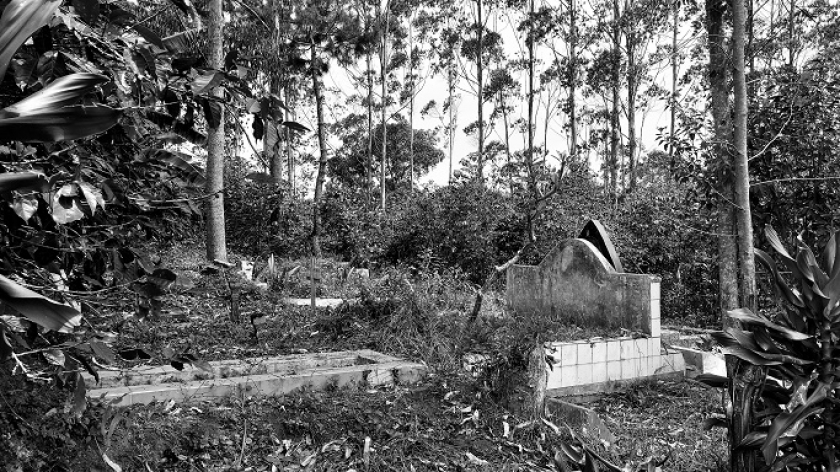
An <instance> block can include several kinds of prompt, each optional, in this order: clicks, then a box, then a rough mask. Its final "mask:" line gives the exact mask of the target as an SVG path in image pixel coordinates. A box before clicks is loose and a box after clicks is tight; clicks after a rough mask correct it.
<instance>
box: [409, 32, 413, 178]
mask: <svg viewBox="0 0 840 472" xmlns="http://www.w3.org/2000/svg"><path fill="white" fill-rule="evenodd" d="M413 26H414V25H413V21H412V17H411V16H409V18H408V54H409V55H408V70H409V74H408V75H409V81H410V82H409V83H410V87H411V95H410V96H409V103H408V127H409V128H410V130H409V135H408V160H409V168H410V169H409V181H408V182H409V190H410V192H411V193H414V27H413Z"/></svg>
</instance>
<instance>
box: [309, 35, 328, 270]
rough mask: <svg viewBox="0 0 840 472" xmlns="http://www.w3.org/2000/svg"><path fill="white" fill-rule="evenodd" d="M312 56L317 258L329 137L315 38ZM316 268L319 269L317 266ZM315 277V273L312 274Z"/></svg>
mask: <svg viewBox="0 0 840 472" xmlns="http://www.w3.org/2000/svg"><path fill="white" fill-rule="evenodd" d="M312 43H313V44H312V49H311V50H312V53H311V54H312V57H311V62H312V63H311V65H310V68H309V70H310V74H311V75H312V94H313V95H315V112H316V114H317V118H318V149H319V150H320V157H319V159H318V174H317V175H316V177H315V196H314V199H313V202H312V235H311V238H310V239H311V241H312V256H313V257H314V258H315V259H316V261H317V259H320V258H321V239H320V238H321V203H322V199H323V195H324V180H326V174H327V159H328V156H327V137H326V130H325V126H324V93H323V90H321V77H320V68H319V64H318V54H317V52H316V49H315V44H314V43H315V40H314V39H313V40H312ZM314 270H317V268H315V269H314ZM310 277H313V278H314V274H310Z"/></svg>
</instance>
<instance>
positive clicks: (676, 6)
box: [668, 0, 680, 171]
mask: <svg viewBox="0 0 840 472" xmlns="http://www.w3.org/2000/svg"><path fill="white" fill-rule="evenodd" d="M672 8H673V18H674V25H673V30H672V31H671V134H670V136H671V138H670V141H671V145H670V146H668V158H669V161H670V166H671V171H673V170H674V166H675V165H676V162H675V157H674V138H675V136H676V134H675V133H676V129H677V73H678V71H679V62H678V60H679V55H678V54H677V32H678V31H679V26H680V0H673V6H672Z"/></svg>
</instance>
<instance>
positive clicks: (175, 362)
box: [169, 360, 184, 370]
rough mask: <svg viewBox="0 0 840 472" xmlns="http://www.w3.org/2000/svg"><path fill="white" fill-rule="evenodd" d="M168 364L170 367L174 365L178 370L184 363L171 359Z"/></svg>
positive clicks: (182, 368) (181, 368) (182, 367)
mask: <svg viewBox="0 0 840 472" xmlns="http://www.w3.org/2000/svg"><path fill="white" fill-rule="evenodd" d="M169 365H171V366H172V367H174V368H176V369H178V370H184V363H183V362H181V361H176V360H172V361H169Z"/></svg>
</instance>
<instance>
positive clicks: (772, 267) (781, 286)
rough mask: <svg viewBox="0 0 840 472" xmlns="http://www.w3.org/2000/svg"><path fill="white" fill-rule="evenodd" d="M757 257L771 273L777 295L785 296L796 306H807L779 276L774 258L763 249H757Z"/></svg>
mask: <svg viewBox="0 0 840 472" xmlns="http://www.w3.org/2000/svg"><path fill="white" fill-rule="evenodd" d="M755 257H756V259H758V261H759V262H760V263H762V264H764V266H765V267H766V268H767V270H768V271H770V273H771V276H772V277H773V288H774V289H775V291H776V293H777V294H779V295H782V296H784V297H785V299H786V300H787V301H788V302H790V303H791V304H792V305H794V306H797V307H803V306H805V303H803V301H802V299H801V298H800V296H799V295H797V294H796V293H795V292H794V291H793V290H791V288H790V287H789V286H788V284H787V282H785V281H784V280H783V279H782V277H781V275H779V270H778V268H777V267H776V262H775V261H774V260H773V258H771V257H770V255H768V254H767V253H766V252H764V251H762V250H761V249H756V250H755Z"/></svg>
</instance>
